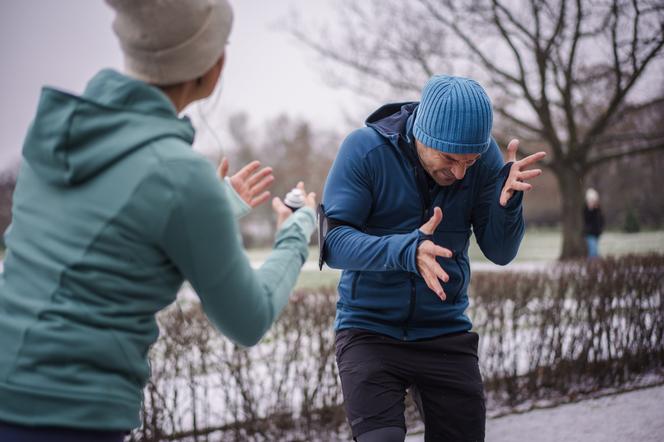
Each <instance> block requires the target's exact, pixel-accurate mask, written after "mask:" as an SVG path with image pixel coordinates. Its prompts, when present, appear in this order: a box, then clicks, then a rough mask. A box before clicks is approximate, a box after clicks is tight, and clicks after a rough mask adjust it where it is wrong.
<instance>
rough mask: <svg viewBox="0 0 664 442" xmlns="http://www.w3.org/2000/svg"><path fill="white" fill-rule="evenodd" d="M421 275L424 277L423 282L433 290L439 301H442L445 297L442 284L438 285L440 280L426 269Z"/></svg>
mask: <svg viewBox="0 0 664 442" xmlns="http://www.w3.org/2000/svg"><path fill="white" fill-rule="evenodd" d="M422 277H423V278H424V282H426V284H427V287H429V288H430V289H431V290H433V292H434V293H435V294H436V295H437V296H438V297H439V298H440V300H441V301H444V300H445V298H447V296H446V295H445V290H443V286H441V285H440V281H439V280H438V278H437V277H436V276H435V275H433V274H431V273H430V272H428V271H426V272H424V274H423V275H422Z"/></svg>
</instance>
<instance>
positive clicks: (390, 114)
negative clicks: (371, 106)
mask: <svg viewBox="0 0 664 442" xmlns="http://www.w3.org/2000/svg"><path fill="white" fill-rule="evenodd" d="M418 105H419V102H417V101H409V102H404V103H390V104H386V105H384V106H381V107H379V108H378V109H377V110H376V111H374V113H372V114H371V115H369V117H368V118H367V120H366V121H365V124H366V125H367V126H368V127H371V128H372V129H374V130H375V131H376V132H378V133H379V134H380V135H382V136H383V137H385V138H387V139H388V140H390V142H391V143H392V144H394V146H395V147H399V146H398V141H399V135H401V136H403V137H404V138H405V139H406V141H407V142H409V143H410V140H411V138H412V132H413V122H414V120H415V113H416V111H417V106H418Z"/></svg>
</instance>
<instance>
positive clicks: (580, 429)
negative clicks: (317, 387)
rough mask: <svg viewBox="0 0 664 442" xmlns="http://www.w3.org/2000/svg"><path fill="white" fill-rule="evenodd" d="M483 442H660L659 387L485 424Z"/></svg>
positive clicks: (663, 404) (663, 434)
mask: <svg viewBox="0 0 664 442" xmlns="http://www.w3.org/2000/svg"><path fill="white" fill-rule="evenodd" d="M406 440H407V442H420V441H423V440H424V437H423V436H422V435H412V436H409V437H408V438H407V439H406ZM486 441H487V442H521V441H533V442H559V441H565V442H581V441H583V442H612V441H615V442H622V441H625V442H631V441H639V442H662V441H664V386H659V387H651V388H647V389H643V390H637V391H633V392H629V393H622V394H618V395H613V396H605V397H602V398H599V399H589V400H585V401H581V402H577V403H573V404H566V405H561V406H558V407H555V408H549V409H542V410H534V411H530V412H528V413H523V414H513V415H509V416H503V417H500V418H496V419H488V420H487V428H486Z"/></svg>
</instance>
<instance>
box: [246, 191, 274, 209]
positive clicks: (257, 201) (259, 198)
mask: <svg viewBox="0 0 664 442" xmlns="http://www.w3.org/2000/svg"><path fill="white" fill-rule="evenodd" d="M269 199H270V192H268V191H265V192H263V193H261V194H260V195H259V196H257V197H256V198H252V200H251V203H249V205H250V206H251V207H258V206H260V205H261V204H263V203H264V202H266V201H267V200H269Z"/></svg>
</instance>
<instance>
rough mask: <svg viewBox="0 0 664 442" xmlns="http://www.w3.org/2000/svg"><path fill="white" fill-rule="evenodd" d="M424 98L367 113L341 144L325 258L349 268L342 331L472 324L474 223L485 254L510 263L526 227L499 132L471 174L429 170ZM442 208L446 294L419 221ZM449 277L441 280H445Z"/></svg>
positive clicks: (407, 332)
mask: <svg viewBox="0 0 664 442" xmlns="http://www.w3.org/2000/svg"><path fill="white" fill-rule="evenodd" d="M417 105H418V103H401V104H390V105H386V106H383V107H381V108H380V109H378V110H377V111H376V112H374V113H373V114H372V115H371V116H370V117H369V118H368V119H367V126H368V127H365V128H361V129H358V130H356V131H354V132H352V133H351V134H350V135H349V136H348V137H347V138H346V140H345V141H344V142H343V144H342V145H341V148H340V150H339V153H338V155H337V158H336V160H335V161H334V164H333V165H332V169H331V170H330V174H329V176H328V178H327V182H326V184H325V190H324V193H323V206H324V211H325V215H326V216H327V218H328V219H330V220H331V223H332V226H336V227H332V228H331V230H330V231H329V232H328V234H327V237H326V239H325V243H324V248H323V254H324V255H323V256H324V258H325V261H326V262H327V264H328V265H329V266H330V267H332V268H338V269H343V272H342V274H341V280H340V281H339V287H338V289H339V301H338V303H337V316H336V321H335V329H336V330H342V329H346V328H360V329H365V330H370V331H374V332H377V333H381V334H385V335H388V336H391V337H394V338H397V339H403V340H417V339H425V338H431V337H434V336H440V335H444V334H449V333H455V332H460V331H466V330H470V328H471V327H472V324H471V322H470V319H469V318H468V316H466V314H465V311H466V308H467V307H468V293H467V289H468V283H469V281H470V265H469V264H470V263H469V260H468V244H469V239H470V234H471V229H472V231H473V232H474V233H475V236H476V238H477V242H478V244H479V246H480V248H481V249H482V252H483V253H484V255H485V256H486V257H487V258H489V259H490V260H491V261H493V262H494V263H496V264H500V265H505V264H507V263H509V262H510V261H511V260H512V259H513V258H514V257H515V256H516V253H517V251H518V248H519V244H520V243H521V238H522V237H523V232H524V222H523V216H522V209H521V207H522V206H521V201H522V198H523V194H522V192H516V193H515V194H514V195H513V196H512V198H511V199H510V201H509V202H508V204H507V206H506V207H502V206H500V204H499V196H500V192H501V190H502V187H503V184H504V182H505V180H506V178H507V175H508V174H509V164H508V165H505V164H504V162H503V159H502V155H501V152H500V150H499V148H498V146H497V144H496V143H495V141H493V140H492V142H491V145H490V146H489V149H488V150H487V152H485V153H484V154H482V156H481V157H480V159H479V160H478V161H477V162H476V163H475V164H474V165H473V166H471V167H470V168H469V169H468V170H467V172H466V175H465V177H464V178H463V179H462V180H460V181H457V182H455V183H454V184H452V185H450V186H445V187H441V186H438V185H437V184H435V182H434V181H433V180H432V179H431V178H430V177H429V176H428V174H427V173H426V172H425V171H424V169H423V168H422V166H421V164H420V162H419V159H418V157H417V152H416V150H415V145H414V139H413V137H412V125H413V120H414V115H415V112H416V111H417ZM436 206H438V207H440V208H441V209H442V211H443V220H442V222H441V223H440V225H439V226H438V228H437V229H436V232H435V234H434V235H433V237H434V238H433V240H434V242H435V243H436V244H437V245H440V246H442V247H446V248H448V249H450V250H452V252H453V253H454V256H453V257H452V258H438V261H439V263H440V264H441V266H442V267H443V269H444V270H445V271H446V272H447V274H448V275H449V277H450V279H449V281H448V282H447V283H446V284H443V288H444V289H445V293H446V294H447V299H446V300H445V301H444V302H443V301H441V300H440V299H439V298H438V297H437V296H436V294H435V293H434V292H433V291H431V290H430V289H429V288H428V287H427V285H426V283H425V282H424V279H423V278H422V277H421V276H420V274H419V272H418V270H417V265H416V259H415V258H416V251H417V246H418V244H419V243H420V242H421V241H422V240H423V239H424V235H423V234H422V233H421V232H420V231H419V227H420V226H421V225H422V224H424V223H425V222H426V221H427V220H428V219H429V218H430V217H431V216H432V214H433V208H434V207H436ZM441 283H442V282H441Z"/></svg>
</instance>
